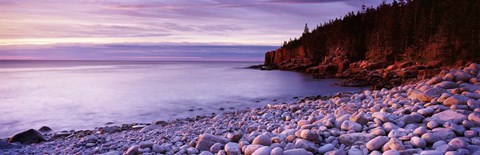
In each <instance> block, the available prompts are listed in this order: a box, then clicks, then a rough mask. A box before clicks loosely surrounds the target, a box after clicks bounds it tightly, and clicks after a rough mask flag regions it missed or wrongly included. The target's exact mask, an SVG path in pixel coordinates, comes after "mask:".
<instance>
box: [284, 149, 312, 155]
mask: <svg viewBox="0 0 480 155" xmlns="http://www.w3.org/2000/svg"><path fill="white" fill-rule="evenodd" d="M283 155H313V153H312V152H308V151H307V150H305V149H290V150H285V151H283Z"/></svg>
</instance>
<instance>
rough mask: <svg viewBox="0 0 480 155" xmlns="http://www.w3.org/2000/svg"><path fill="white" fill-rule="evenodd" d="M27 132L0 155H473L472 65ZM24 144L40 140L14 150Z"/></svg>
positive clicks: (476, 71)
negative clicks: (374, 86)
mask: <svg viewBox="0 0 480 155" xmlns="http://www.w3.org/2000/svg"><path fill="white" fill-rule="evenodd" d="M29 132H30V133H34V134H29V135H26V134H24V135H16V136H17V139H15V140H14V141H17V142H15V143H8V142H6V141H7V140H0V154H45V153H46V154H201V155H210V154H229V155H230V154H254V155H268V154H272V155H282V154H283V155H294V154H296V155H303V154H304V155H308V154H347V153H348V154H359V155H360V154H382V153H383V154H479V153H480V138H479V133H480V65H478V64H470V65H468V66H466V67H463V68H458V69H451V70H445V71H442V72H441V73H440V74H438V75H436V76H434V77H433V78H431V79H427V80H423V81H420V82H417V83H415V84H408V85H402V86H398V87H394V88H392V89H381V90H375V91H370V90H366V91H363V92H360V93H340V94H338V95H335V96H331V97H328V98H304V99H300V100H298V101H297V102H291V103H282V104H278V103H277V104H273V105H267V106H264V107H262V108H254V109H240V110H235V111H230V112H225V113H223V114H218V115H214V116H213V115H212V116H196V117H191V118H186V119H178V120H174V121H170V122H164V121H158V122H155V123H152V124H128V125H122V126H109V127H100V128H97V129H95V130H85V131H75V132H72V133H69V132H65V133H56V134H47V135H43V136H42V135H38V134H35V133H36V132H37V131H29ZM32 135H33V136H32ZM29 136H30V137H29ZM35 136H36V137H35ZM14 138H15V137H14ZM14 138H12V139H10V141H12V140H13V139H14ZM26 140H36V141H43V140H46V141H47V142H39V143H34V144H20V142H25V141H26ZM36 141H27V142H36Z"/></svg>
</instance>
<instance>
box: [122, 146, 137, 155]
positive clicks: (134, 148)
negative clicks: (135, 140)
mask: <svg viewBox="0 0 480 155" xmlns="http://www.w3.org/2000/svg"><path fill="white" fill-rule="evenodd" d="M137 153H140V152H139V151H138V146H137V145H133V146H131V147H130V148H128V150H127V151H126V152H125V155H135V154H137Z"/></svg>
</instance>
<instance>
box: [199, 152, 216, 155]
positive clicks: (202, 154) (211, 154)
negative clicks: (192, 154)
mask: <svg viewBox="0 0 480 155" xmlns="http://www.w3.org/2000/svg"><path fill="white" fill-rule="evenodd" d="M199 155H213V153H211V152H208V151H202V152H200V154H199Z"/></svg>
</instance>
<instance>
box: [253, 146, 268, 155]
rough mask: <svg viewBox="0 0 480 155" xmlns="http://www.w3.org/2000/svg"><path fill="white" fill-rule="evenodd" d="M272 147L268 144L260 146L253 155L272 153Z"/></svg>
mask: <svg viewBox="0 0 480 155" xmlns="http://www.w3.org/2000/svg"><path fill="white" fill-rule="evenodd" d="M271 151H272V149H270V147H268V146H262V147H261V148H258V149H257V150H255V152H253V153H252V155H270V152H271Z"/></svg>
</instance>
